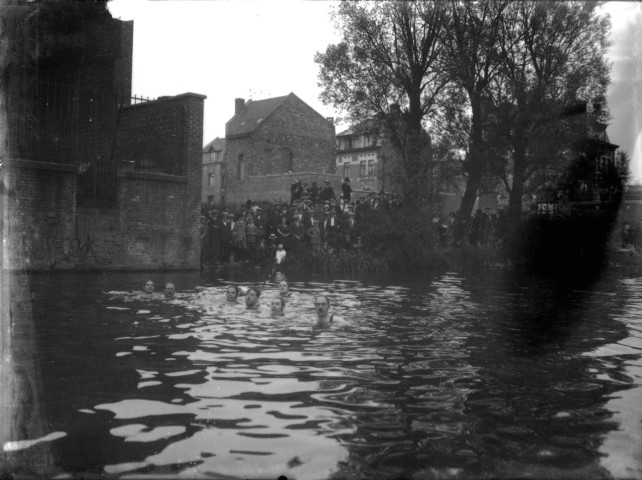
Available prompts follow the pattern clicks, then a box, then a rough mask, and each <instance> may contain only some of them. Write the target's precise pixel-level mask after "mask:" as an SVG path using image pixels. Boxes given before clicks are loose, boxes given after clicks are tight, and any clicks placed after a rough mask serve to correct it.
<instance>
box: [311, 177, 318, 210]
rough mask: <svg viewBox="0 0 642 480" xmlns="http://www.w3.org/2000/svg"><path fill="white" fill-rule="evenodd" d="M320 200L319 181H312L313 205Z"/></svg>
mask: <svg viewBox="0 0 642 480" xmlns="http://www.w3.org/2000/svg"><path fill="white" fill-rule="evenodd" d="M318 201H319V187H317V182H312V185H311V186H310V202H312V205H316V204H317V202H318Z"/></svg>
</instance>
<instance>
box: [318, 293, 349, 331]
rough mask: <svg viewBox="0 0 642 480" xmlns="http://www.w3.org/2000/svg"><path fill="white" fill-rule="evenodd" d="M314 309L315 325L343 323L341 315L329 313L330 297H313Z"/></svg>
mask: <svg viewBox="0 0 642 480" xmlns="http://www.w3.org/2000/svg"><path fill="white" fill-rule="evenodd" d="M314 311H315V312H316V314H317V324H316V326H317V327H327V326H330V325H345V321H344V320H343V319H342V318H341V317H339V316H337V315H334V314H331V313H330V299H329V298H328V297H326V296H325V295H317V296H316V297H314Z"/></svg>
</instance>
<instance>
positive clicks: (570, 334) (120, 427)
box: [4, 269, 642, 480]
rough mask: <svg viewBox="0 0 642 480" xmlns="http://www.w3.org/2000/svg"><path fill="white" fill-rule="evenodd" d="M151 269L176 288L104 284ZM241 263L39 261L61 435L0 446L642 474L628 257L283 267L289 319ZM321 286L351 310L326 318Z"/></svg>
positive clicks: (315, 464) (50, 387) (86, 454)
mask: <svg viewBox="0 0 642 480" xmlns="http://www.w3.org/2000/svg"><path fill="white" fill-rule="evenodd" d="M147 276H151V278H152V279H153V280H155V281H156V283H157V285H159V284H161V283H163V282H164V281H166V280H169V279H171V280H173V281H174V283H175V284H176V287H177V291H179V292H180V297H181V298H182V299H183V302H176V303H174V304H172V303H166V302H163V301H126V300H123V299H114V298H112V297H110V296H109V295H107V294H106V293H105V292H108V291H113V290H118V291H131V290H135V289H139V288H140V286H141V285H142V284H143V282H144V281H145V280H146V278H147ZM231 280H234V281H235V282H239V283H242V284H258V285H259V286H260V285H261V283H262V279H260V278H258V274H257V275H248V276H246V277H243V276H242V275H241V276H238V277H235V278H233V279H230V278H206V277H200V276H199V275H198V274H171V275H170V274H152V275H149V274H143V273H127V274H114V273H112V274H56V275H35V276H33V277H31V278H30V282H31V286H30V288H31V291H32V307H33V317H34V321H35V331H36V343H37V348H38V358H39V359H40V369H41V373H42V387H41V390H42V392H41V398H42V399H43V402H44V411H45V413H46V418H47V422H48V428H47V431H48V432H49V435H48V436H46V437H43V438H41V439H23V438H16V439H14V440H15V442H13V443H10V444H5V445H4V450H5V451H7V450H19V449H30V448H31V449H33V448H37V445H38V440H40V443H43V442H46V443H47V444H48V445H49V447H50V450H51V452H52V458H53V465H52V470H51V471H50V472H46V473H47V474H49V473H56V474H58V475H60V476H59V478H69V475H70V474H76V475H80V474H84V475H96V476H103V475H106V476H110V475H113V476H123V477H127V478H131V477H134V478H135V477H139V476H140V477H147V478H150V477H152V478H157V477H158V476H163V475H167V476H169V477H181V478H226V479H227V478H242V479H259V478H272V479H275V480H276V479H277V478H278V477H279V476H280V475H285V476H286V477H287V478H290V479H292V478H296V479H326V478H351V479H352V478H354V479H357V478H359V479H361V478H368V479H371V478H382V479H389V478H412V479H424V478H436V479H442V478H471V477H472V478H497V477H504V478H515V477H523V478H532V477H535V478H578V479H579V478H582V479H583V478H595V477H599V478H608V477H616V478H642V446H641V445H642V275H638V273H637V272H635V271H627V270H624V269H620V270H618V269H613V270H610V271H608V272H606V273H605V274H604V275H602V276H601V277H600V278H598V279H596V280H595V281H591V282H589V281H586V282H583V283H577V282H571V281H569V280H559V279H545V278H534V277H530V276H528V275H517V274H515V273H513V272H509V271H506V270H490V271H485V272H482V273H477V274H461V273H456V272H450V273H444V274H440V275H435V276H422V277H414V278H411V277H408V276H402V277H395V276H389V275H388V276H360V277H357V278H346V279H336V278H335V279H328V278H323V277H315V278H308V279H297V278H290V279H289V280H290V286H291V288H292V290H293V291H294V294H293V298H292V299H291V300H290V301H288V304H287V305H286V309H285V311H286V315H285V316H284V317H282V318H278V319H272V318H270V317H269V314H268V313H267V312H263V311H259V312H250V313H248V312H246V311H244V309H243V306H242V305H239V306H229V305H225V301H224V291H225V286H226V285H227V284H228V283H229V282H230V281H231ZM317 292H325V293H328V294H329V297H330V299H331V303H332V306H331V308H332V311H333V312H334V313H335V314H336V315H339V316H341V317H343V318H344V319H345V320H346V321H347V323H348V325H347V326H346V327H336V326H332V327H330V328H325V329H319V328H314V327H313V323H314V322H313V318H314V311H313V308H312V306H313V305H312V304H313V298H314V294H315V293H317ZM275 295H276V286H275V285H274V284H273V283H270V284H268V285H267V288H266V290H265V292H264V293H263V295H262V296H261V302H262V303H263V304H267V303H268V301H269V299H270V298H271V297H273V296H275ZM25 440H31V442H25ZM17 473H20V472H17ZM43 473H45V472H43Z"/></svg>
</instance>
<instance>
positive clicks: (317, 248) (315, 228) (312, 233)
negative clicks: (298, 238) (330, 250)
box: [305, 218, 321, 255]
mask: <svg viewBox="0 0 642 480" xmlns="http://www.w3.org/2000/svg"><path fill="white" fill-rule="evenodd" d="M305 233H306V235H307V236H308V238H309V239H310V246H311V247H312V253H314V254H315V255H316V254H318V253H320V252H321V231H320V230H319V221H318V220H317V219H316V218H315V219H314V220H312V226H311V227H310V228H308V230H307V231H306V232H305Z"/></svg>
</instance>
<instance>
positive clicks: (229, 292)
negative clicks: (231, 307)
mask: <svg viewBox="0 0 642 480" xmlns="http://www.w3.org/2000/svg"><path fill="white" fill-rule="evenodd" d="M238 298H239V288H238V287H237V286H236V285H229V286H228V287H227V289H226V290H225V300H227V303H238Z"/></svg>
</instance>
